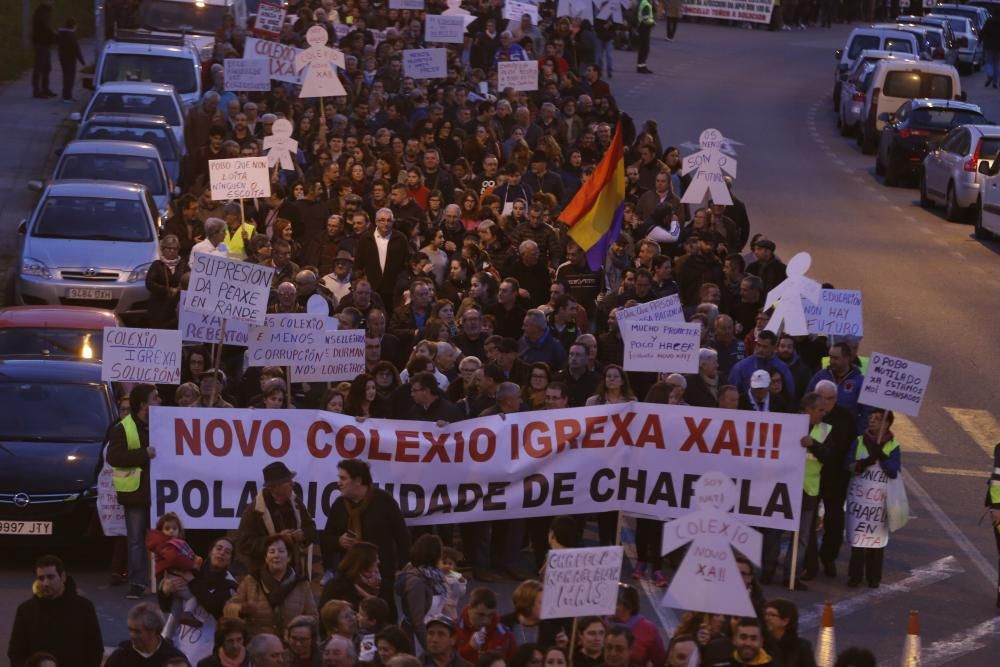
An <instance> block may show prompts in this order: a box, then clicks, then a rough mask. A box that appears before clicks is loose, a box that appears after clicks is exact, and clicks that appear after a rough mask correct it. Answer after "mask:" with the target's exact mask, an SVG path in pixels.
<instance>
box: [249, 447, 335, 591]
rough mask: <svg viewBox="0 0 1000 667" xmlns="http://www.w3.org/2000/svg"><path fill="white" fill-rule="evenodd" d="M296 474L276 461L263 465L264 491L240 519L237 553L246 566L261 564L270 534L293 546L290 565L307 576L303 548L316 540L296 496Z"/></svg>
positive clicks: (313, 528) (311, 522)
mask: <svg viewBox="0 0 1000 667" xmlns="http://www.w3.org/2000/svg"><path fill="white" fill-rule="evenodd" d="M294 478H295V473H294V472H292V471H291V470H289V469H288V466H286V465H285V464H284V463H281V462H280V461H276V462H274V463H269V464H267V465H266V466H264V488H263V489H261V490H260V493H258V494H257V497H256V498H254V503H253V505H251V506H250V507H248V508H246V510H245V511H244V512H243V516H241V517H240V527H239V531H238V532H239V534H238V537H237V540H236V542H237V544H236V550H237V552H238V553H239V555H240V557H241V558H242V559H243V561H244V562H245V563H247V564H248V565H250V566H251V567H260V566H261V565H263V563H264V543H265V542H266V541H267V539H268V538H269V537H270V536H271V535H284V536H285V537H286V539H288V541H289V542H291V544H292V554H291V556H292V565H293V566H294V567H295V570H296V572H298V573H299V574H304V575H306V576H308V574H309V569H308V568H309V564H308V563H306V562H305V556H306V548H307V547H308V545H310V544H312V543H313V542H315V541H316V523H315V522H314V521H313V518H312V515H311V514H309V509H308V508H307V507H306V506H305V504H304V503H303V502H302V499H301V498H299V497H298V496H297V495H295V490H294V489H293V487H292V480H293V479H294Z"/></svg>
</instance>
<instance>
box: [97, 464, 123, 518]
mask: <svg viewBox="0 0 1000 667" xmlns="http://www.w3.org/2000/svg"><path fill="white" fill-rule="evenodd" d="M107 458H108V450H107V448H105V449H104V455H103V456H101V460H102V461H104V465H102V466H101V472H100V473H99V474H98V475H97V516H98V518H99V519H100V520H101V530H102V531H103V532H104V534H105V535H107V536H108V537H118V536H122V537H123V536H125V535H127V534H128V533H127V532H126V530H125V508H124V507H122V506H121V505H120V504H118V492H117V491H115V487H114V482H113V481H112V477H113V475H112V473H111V466H109V465H108V463H107Z"/></svg>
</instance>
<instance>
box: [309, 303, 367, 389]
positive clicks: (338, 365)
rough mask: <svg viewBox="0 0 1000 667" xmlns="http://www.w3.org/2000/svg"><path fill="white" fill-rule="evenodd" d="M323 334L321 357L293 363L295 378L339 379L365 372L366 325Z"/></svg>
mask: <svg viewBox="0 0 1000 667" xmlns="http://www.w3.org/2000/svg"><path fill="white" fill-rule="evenodd" d="M324 319H325V318H324ZM322 338H323V344H322V347H321V348H320V350H319V351H320V353H321V357H320V359H319V360H318V361H316V362H309V363H300V364H297V365H295V366H292V382H339V381H341V380H353V379H354V378H356V377H357V376H359V375H361V374H362V373H364V372H365V332H364V330H363V329H345V330H343V331H326V332H324V334H323V337H322Z"/></svg>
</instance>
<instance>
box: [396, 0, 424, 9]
mask: <svg viewBox="0 0 1000 667" xmlns="http://www.w3.org/2000/svg"><path fill="white" fill-rule="evenodd" d="M423 8H424V0H389V9H417V10H420V9H423Z"/></svg>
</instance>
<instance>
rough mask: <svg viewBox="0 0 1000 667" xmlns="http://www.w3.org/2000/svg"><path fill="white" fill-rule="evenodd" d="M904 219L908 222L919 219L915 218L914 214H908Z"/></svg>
mask: <svg viewBox="0 0 1000 667" xmlns="http://www.w3.org/2000/svg"><path fill="white" fill-rule="evenodd" d="M903 220H906V221H907V222H916V221H917V219H916V218H914V217H913V216H912V215H908V216H906V217H904V218H903Z"/></svg>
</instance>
